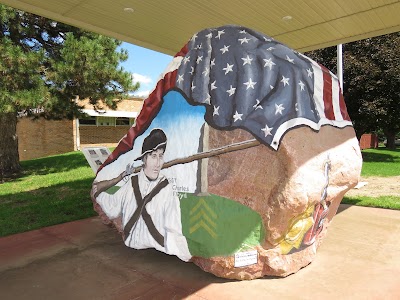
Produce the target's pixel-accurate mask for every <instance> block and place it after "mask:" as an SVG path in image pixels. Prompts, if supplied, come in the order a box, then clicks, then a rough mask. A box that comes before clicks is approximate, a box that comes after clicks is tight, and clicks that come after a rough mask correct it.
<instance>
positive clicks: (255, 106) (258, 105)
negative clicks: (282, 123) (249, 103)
mask: <svg viewBox="0 0 400 300" xmlns="http://www.w3.org/2000/svg"><path fill="white" fill-rule="evenodd" d="M253 108H255V110H257V109H264V108H263V107H262V106H261V105H260V100H258V99H256V104H254V105H253Z"/></svg>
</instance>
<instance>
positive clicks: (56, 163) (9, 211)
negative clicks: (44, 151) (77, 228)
mask: <svg viewBox="0 0 400 300" xmlns="http://www.w3.org/2000/svg"><path fill="white" fill-rule="evenodd" d="M21 164H22V167H23V169H24V174H23V176H22V177H20V178H18V179H17V180H15V181H9V182H5V183H3V184H0V236H6V235H9V234H14V233H18V232H24V231H28V230H33V229H38V228H41V227H45V226H50V225H55V224H60V223H64V222H68V221H73V220H78V219H83V218H87V217H91V216H95V215H96V213H95V212H94V210H93V206H92V201H91V200H90V196H89V193H90V188H91V184H92V181H93V179H94V173H93V171H92V169H91V168H90V167H89V164H88V163H87V161H86V159H85V157H84V156H83V153H81V152H71V153H66V154H62V155H56V156H50V157H45V158H39V159H34V160H29V161H23V162H21Z"/></svg>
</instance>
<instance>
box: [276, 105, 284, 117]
mask: <svg viewBox="0 0 400 300" xmlns="http://www.w3.org/2000/svg"><path fill="white" fill-rule="evenodd" d="M284 109H285V108H284V107H283V104H279V105H277V104H276V103H275V115H277V114H280V115H282V111H283V110H284Z"/></svg>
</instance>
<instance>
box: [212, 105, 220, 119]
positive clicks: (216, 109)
mask: <svg viewBox="0 0 400 300" xmlns="http://www.w3.org/2000/svg"><path fill="white" fill-rule="evenodd" d="M215 115H217V116H219V106H215V105H214V112H213V116H215Z"/></svg>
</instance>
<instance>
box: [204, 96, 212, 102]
mask: <svg viewBox="0 0 400 300" xmlns="http://www.w3.org/2000/svg"><path fill="white" fill-rule="evenodd" d="M210 100H211V96H210V94H209V93H207V97H206V99H204V103H207V104H210Z"/></svg>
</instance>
